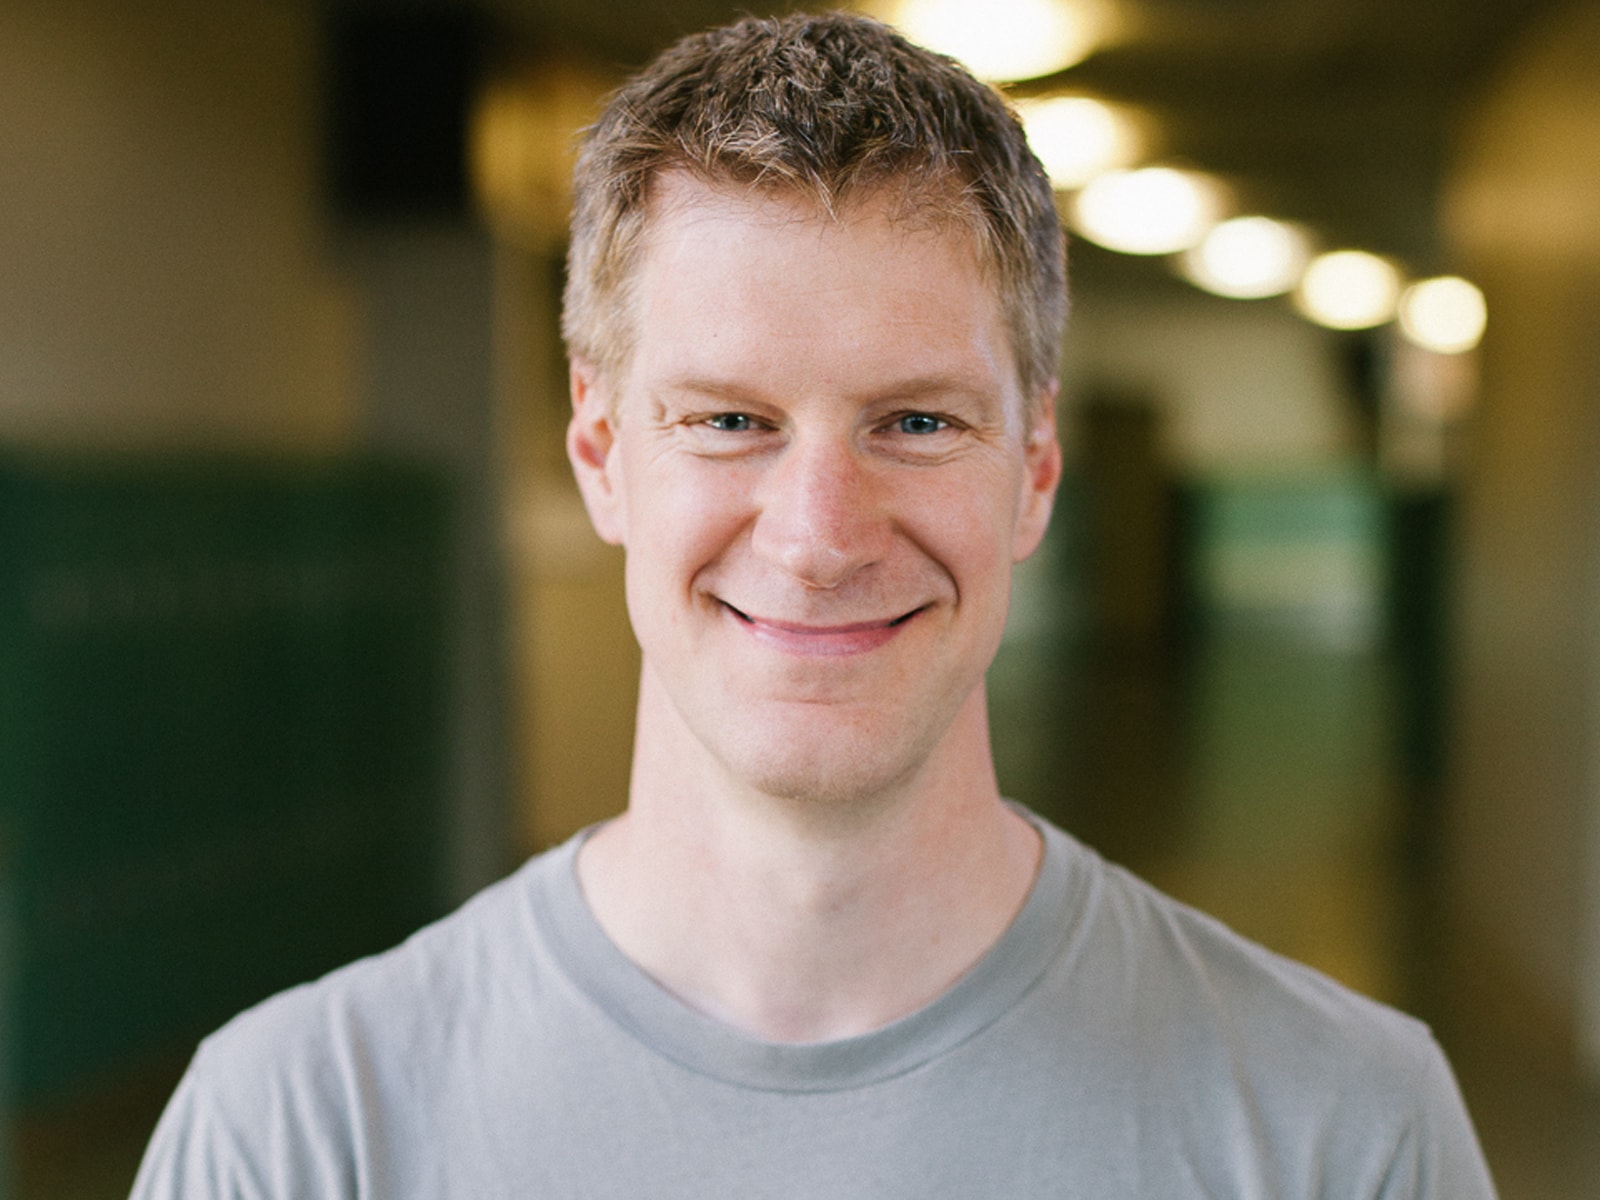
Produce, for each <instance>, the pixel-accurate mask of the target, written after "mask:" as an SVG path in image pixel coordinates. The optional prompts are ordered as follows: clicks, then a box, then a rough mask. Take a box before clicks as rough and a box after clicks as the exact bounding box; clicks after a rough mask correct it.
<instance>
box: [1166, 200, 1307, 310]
mask: <svg viewBox="0 0 1600 1200" xmlns="http://www.w3.org/2000/svg"><path fill="white" fill-rule="evenodd" d="M1306 256H1307V251H1306V237H1305V235H1304V234H1303V233H1301V232H1300V230H1299V229H1297V228H1296V227H1295V226H1293V225H1288V224H1286V223H1284V222H1283V221H1274V220H1273V219H1272V218H1271V217H1235V218H1233V220H1231V221H1224V222H1222V224H1220V225H1217V226H1215V227H1213V228H1212V230H1211V231H1210V232H1209V233H1207V234H1206V236H1205V238H1204V240H1203V241H1201V243H1200V244H1199V245H1198V246H1196V247H1195V248H1194V249H1192V250H1190V251H1189V252H1188V253H1187V254H1185V255H1184V256H1183V260H1182V264H1181V266H1182V270H1183V274H1184V277H1185V278H1187V279H1188V280H1189V281H1190V282H1191V283H1193V284H1195V285H1196V286H1197V287H1202V288H1204V289H1205V290H1206V291H1208V292H1212V293H1214V294H1216V295H1218V296H1227V297H1229V298H1230V299H1235V300H1255V299H1259V298H1260V297H1262V296H1279V295H1282V294H1283V293H1284V292H1287V291H1288V290H1289V289H1290V288H1292V287H1294V285H1295V283H1296V282H1298V280H1299V278H1300V273H1301V272H1302V271H1303V270H1304V269H1305V265H1306Z"/></svg>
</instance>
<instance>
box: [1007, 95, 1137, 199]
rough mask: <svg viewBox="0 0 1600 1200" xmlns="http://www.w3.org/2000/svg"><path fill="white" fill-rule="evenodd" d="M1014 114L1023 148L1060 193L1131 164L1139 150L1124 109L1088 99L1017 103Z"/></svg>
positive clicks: (1057, 98)
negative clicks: (1024, 137) (1025, 142)
mask: <svg viewBox="0 0 1600 1200" xmlns="http://www.w3.org/2000/svg"><path fill="white" fill-rule="evenodd" d="M1017 112H1018V114H1019V115H1020V116H1021V117H1022V124H1023V127H1024V128H1025V129H1026V130H1027V132H1028V144H1029V145H1031V146H1032V147H1033V152H1034V153H1035V154H1037V155H1038V156H1039V161H1040V162H1042V163H1043V164H1044V169H1045V171H1046V172H1047V173H1048V174H1049V176H1050V182H1051V183H1053V184H1054V185H1055V186H1056V187H1057V188H1059V189H1061V190H1062V191H1070V190H1072V189H1074V188H1080V187H1082V186H1083V185H1084V184H1086V183H1088V182H1089V180H1091V179H1093V178H1094V177H1095V176H1096V175H1101V174H1104V173H1105V172H1107V171H1111V170H1115V169H1118V168H1122V167H1128V166H1131V165H1132V164H1133V163H1134V162H1136V161H1137V160H1138V158H1139V155H1140V154H1141V153H1142V152H1143V146H1142V144H1141V143H1142V140H1143V139H1142V138H1141V137H1140V133H1139V129H1138V127H1137V124H1136V122H1135V121H1134V119H1133V118H1132V116H1131V115H1130V114H1129V113H1128V111H1127V110H1126V109H1125V108H1122V107H1120V106H1118V105H1114V104H1107V103H1106V102H1105V101H1103V100H1095V99H1092V98H1090V97H1088V96H1052V97H1050V98H1048V99H1043V100H1019V101H1018V102H1017Z"/></svg>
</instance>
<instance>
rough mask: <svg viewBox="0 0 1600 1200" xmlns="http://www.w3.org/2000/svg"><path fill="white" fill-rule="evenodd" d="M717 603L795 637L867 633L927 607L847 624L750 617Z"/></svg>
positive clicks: (748, 622) (893, 624)
mask: <svg viewBox="0 0 1600 1200" xmlns="http://www.w3.org/2000/svg"><path fill="white" fill-rule="evenodd" d="M719 603H720V604H721V605H722V606H723V607H724V608H726V609H727V610H728V611H729V612H731V613H732V614H733V615H734V616H736V617H738V618H739V620H741V621H743V622H744V623H745V624H746V625H754V626H759V627H761V628H765V629H771V630H775V631H777V632H779V633H784V634H789V635H792V636H796V637H847V636H849V635H850V634H853V633H869V632H871V631H873V630H877V629H894V628H896V627H898V626H900V625H904V624H905V623H906V622H907V621H909V620H911V618H912V617H914V616H916V615H917V614H918V613H920V612H921V611H922V610H923V609H924V608H926V607H927V605H919V606H917V607H916V608H913V609H912V610H911V611H910V612H906V613H902V614H901V615H900V616H898V617H891V618H889V619H888V620H886V621H859V622H856V623H854V624H849V625H800V624H794V623H791V622H788V621H771V620H767V619H766V618H764V617H752V616H751V615H750V614H749V613H747V612H744V611H742V610H741V609H738V608H735V607H734V606H733V605H731V604H729V603H728V602H727V601H726V600H720V601H719Z"/></svg>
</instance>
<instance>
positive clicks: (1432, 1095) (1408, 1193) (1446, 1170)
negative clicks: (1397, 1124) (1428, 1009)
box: [1379, 1042, 1495, 1200]
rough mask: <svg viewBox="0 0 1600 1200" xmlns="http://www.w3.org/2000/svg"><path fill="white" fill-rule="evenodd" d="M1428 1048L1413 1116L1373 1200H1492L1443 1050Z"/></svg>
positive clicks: (1485, 1168)
mask: <svg viewBox="0 0 1600 1200" xmlns="http://www.w3.org/2000/svg"><path fill="white" fill-rule="evenodd" d="M1429 1048H1430V1050H1431V1053H1430V1054H1429V1055H1428V1056H1427V1059H1426V1062H1425V1064H1424V1069H1423V1073H1422V1077H1421V1079H1420V1080H1419V1082H1418V1088H1417V1108H1416V1114H1415V1116H1414V1117H1413V1119H1412V1122H1411V1124H1410V1125H1409V1126H1408V1127H1407V1128H1406V1130H1405V1131H1404V1133H1403V1134H1402V1135H1401V1138H1400V1142H1399V1144H1398V1146H1397V1147H1396V1150H1395V1155H1394V1159H1393V1161H1392V1162H1391V1164H1390V1168H1389V1172H1388V1175H1387V1176H1386V1177H1385V1179H1384V1185H1383V1189H1382V1191H1380V1192H1379V1200H1495V1189H1494V1182H1493V1181H1492V1180H1491V1178H1490V1176H1489V1168H1488V1166H1487V1164H1486V1163H1485V1162H1484V1158H1483V1150H1482V1148H1481V1147H1480V1146H1479V1144H1478V1137H1477V1134H1476V1133H1475V1132H1474V1131H1473V1128H1472V1121H1471V1118H1469V1117H1468V1116H1467V1108H1466V1104H1465V1103H1464V1102H1463V1101H1462V1099H1461V1089H1460V1088H1459V1087H1458V1086H1457V1084H1456V1079H1455V1076H1454V1074H1453V1073H1452V1072H1451V1070H1450V1065H1449V1063H1448V1062H1446V1061H1445V1057H1444V1053H1443V1051H1441V1050H1440V1049H1439V1047H1438V1046H1437V1044H1433V1043H1431V1042H1430V1046H1429Z"/></svg>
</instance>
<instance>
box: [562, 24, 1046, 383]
mask: <svg viewBox="0 0 1600 1200" xmlns="http://www.w3.org/2000/svg"><path fill="white" fill-rule="evenodd" d="M666 171H686V172H688V173H690V174H691V175H693V176H695V177H696V178H699V179H701V180H703V181H704V182H706V183H708V184H711V185H715V186H726V185H730V184H732V185H737V186H746V187H753V188H765V189H772V190H781V191H785V192H789V193H793V194H798V195H804V196H808V197H810V198H812V199H813V200H815V202H816V203H817V205H818V208H819V212H822V213H825V214H834V213H837V212H838V211H840V209H841V208H843V207H844V206H845V205H846V204H848V203H850V202H851V201H852V200H855V199H860V198H864V197H866V196H869V195H876V194H879V193H881V192H883V191H885V190H889V191H892V192H894V193H896V195H897V200H898V204H899V207H898V211H900V212H902V213H903V214H905V215H906V216H907V217H908V218H911V217H913V216H914V217H915V219H917V220H919V221H927V220H932V221H935V222H938V223H940V224H942V225H949V226H952V227H956V228H962V229H965V230H967V231H969V232H970V233H971V235H972V236H973V238H974V241H975V244H976V246H977V249H978V252H979V256H980V260H981V261H982V263H983V265H984V268H985V270H986V272H987V273H988V274H989V275H990V277H991V278H992V280H993V282H994V286H995V288H996V290H997V294H998V296H999V298H1000V303H1001V309H1002V312H1003V314H1004V317H1005V320H1006V324H1007V328H1008V330H1009V332H1010V335H1011V340H1012V350H1013V353H1014V355H1015V359H1016V369H1017V376H1018V381H1019V383H1020V384H1021V387H1022V391H1023V395H1024V397H1026V398H1027V399H1028V400H1029V401H1030V402H1031V401H1032V400H1033V399H1034V398H1035V397H1037V396H1038V395H1040V394H1041V393H1042V391H1043V390H1044V389H1045V388H1047V387H1049V386H1050V385H1051V383H1052V382H1053V381H1054V379H1055V376H1056V371H1057V363H1058V358H1059V354H1060V344H1061V334H1062V327H1063V325H1064V323H1065V320H1066V306H1067V300H1066V263H1065V246H1064V238H1063V235H1062V231H1061V222H1060V219H1059V217H1058V216H1057V214H1056V209H1055V200H1054V194H1053V192H1052V191H1051V187H1050V183H1049V180H1048V178H1047V177H1046V175H1045V172H1044V169H1043V167H1041V166H1040V164H1039V161H1038V159H1037V158H1035V157H1034V155H1033V153H1032V151H1031V150H1030V149H1029V148H1028V143H1027V139H1026V137H1025V136H1024V135H1023V132H1022V126H1021V124H1020V123H1019V122H1018V120H1017V118H1016V114H1015V113H1014V112H1013V111H1012V110H1011V108H1010V106H1009V105H1007V103H1006V102H1005V100H1004V98H1002V97H1001V96H1000V94H999V93H998V92H996V91H995V90H994V89H993V88H991V87H989V86H988V85H986V84H983V83H980V82H979V81H978V80H976V79H974V78H973V77H972V76H971V75H970V74H968V72H967V71H966V70H965V69H964V68H962V67H961V66H960V65H959V64H957V63H956V62H955V61H953V60H952V59H949V58H945V57H944V56H942V55H938V54H934V53H932V52H931V51H928V50H924V49H922V48H921V47H919V46H915V45H913V44H911V43H910V42H908V41H906V40H905V39H904V38H902V37H901V36H900V35H899V34H897V33H895V32H894V31H893V30H892V29H890V28H889V27H888V26H886V25H883V24H881V23H879V22H877V21H874V20H872V19H870V18H867V17H861V16H856V15H853V14H848V13H829V14H826V15H821V16H817V15H807V14H797V15H794V16H790V17H783V18H777V19H757V18H748V19H745V20H742V21H739V22H737V23H735V24H732V25H728V26H725V27H723V28H720V29H713V30H710V31H708V32H705V33H699V34H694V35H691V36H690V37H687V38H684V39H683V40H682V41H680V42H678V43H677V44H676V45H674V46H672V47H671V48H670V49H668V50H667V51H665V52H664V53H663V54H662V55H661V56H660V57H658V58H657V59H656V60H655V61H654V62H653V63H651V64H650V65H649V66H648V67H646V68H645V69H644V70H643V71H642V72H640V73H639V74H638V75H636V76H634V77H633V78H632V79H631V80H629V81H628V82H627V83H626V84H624V85H623V86H622V87H621V88H619V89H618V90H617V91H616V92H615V93H613V94H612V96H611V99H610V101H609V102H608V103H607V105H606V107H605V110H604V112H603V113H602V114H601V116H600V118H599V120H598V121H597V122H596V123H595V124H594V125H593V126H592V127H591V128H590V129H589V130H588V131H587V132H586V134H585V138H584V143H583V146H582V150H581V152H580V155H579V159H578V167H577V173H576V181H575V200H574V206H573V214H572V242H571V248H570V250H569V253H568V258H567V282H566V294H565V297H564V303H563V309H562V321H561V328H562V335H563V337H564V338H565V339H566V345H567V352H568V354H569V355H571V356H572V357H574V358H578V359H583V360H585V361H587V362H590V363H592V364H593V365H594V366H596V367H597V368H599V369H600V370H601V371H603V372H607V373H619V372H621V371H622V370H623V369H624V368H625V366H626V363H627V361H628V358H629V356H630V355H631V353H632V350H633V344H634V334H633V329H632V325H631V321H630V311H631V306H630V303H629V284H630V282H631V279H632V277H633V274H634V272H635V270H636V267H637V263H638V258H639V254H640V251H641V248H642V245H643V242H644V235H645V232H646V224H647V216H648V208H649V201H650V193H651V184H652V181H653V180H654V179H655V178H656V177H658V176H659V175H661V174H662V173H663V172H666Z"/></svg>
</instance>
